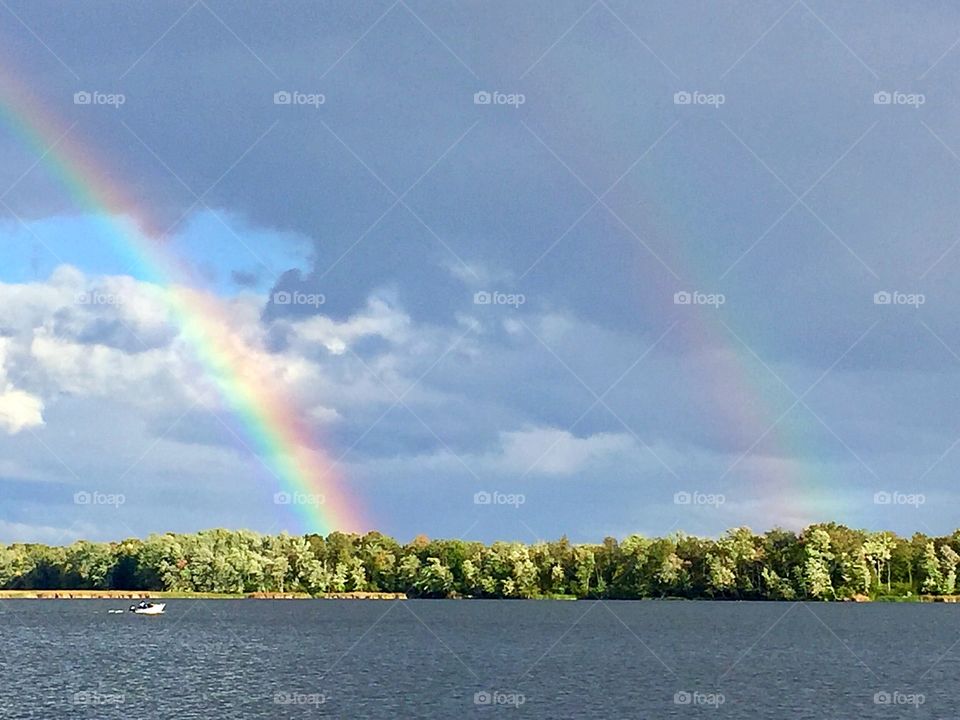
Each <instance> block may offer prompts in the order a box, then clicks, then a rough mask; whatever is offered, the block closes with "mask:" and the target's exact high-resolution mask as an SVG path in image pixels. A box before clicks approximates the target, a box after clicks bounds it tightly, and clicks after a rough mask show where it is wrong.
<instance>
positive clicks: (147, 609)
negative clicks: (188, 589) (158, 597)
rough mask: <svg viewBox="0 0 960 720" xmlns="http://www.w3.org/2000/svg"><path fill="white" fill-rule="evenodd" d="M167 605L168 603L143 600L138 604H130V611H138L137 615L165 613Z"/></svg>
mask: <svg viewBox="0 0 960 720" xmlns="http://www.w3.org/2000/svg"><path fill="white" fill-rule="evenodd" d="M166 606H167V604H166V603H152V602H147V601H146V600H141V601H140V602H138V603H137V604H136V605H131V606H130V612H132V613H136V614H137V615H163V610H164V608H165V607H166Z"/></svg>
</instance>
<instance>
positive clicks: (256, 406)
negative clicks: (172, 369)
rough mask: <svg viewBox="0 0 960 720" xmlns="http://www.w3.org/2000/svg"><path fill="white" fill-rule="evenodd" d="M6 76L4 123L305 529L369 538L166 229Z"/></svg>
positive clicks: (324, 462) (0, 96)
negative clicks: (198, 377) (168, 321)
mask: <svg viewBox="0 0 960 720" xmlns="http://www.w3.org/2000/svg"><path fill="white" fill-rule="evenodd" d="M10 67H11V66H10V65H9V64H6V65H5V67H4V68H2V69H0V118H2V119H3V121H4V124H5V125H6V126H7V127H8V128H9V129H10V130H11V131H13V132H14V133H15V134H16V135H17V137H18V138H19V139H21V140H22V141H23V142H25V143H26V144H28V145H29V146H30V148H31V149H32V150H34V151H36V152H37V154H38V156H39V158H40V159H39V160H38V161H37V162H38V164H40V163H42V164H43V166H44V167H45V168H46V169H47V170H48V171H50V172H52V173H54V174H55V175H56V176H57V177H58V178H59V180H60V182H62V184H63V186H64V188H65V189H66V190H67V192H68V193H69V194H70V196H71V198H72V199H73V201H74V202H76V203H77V205H78V206H80V207H81V208H82V209H83V210H84V211H86V212H90V213H92V214H94V215H95V216H96V217H99V218H101V219H102V221H103V228H104V233H105V239H106V238H109V240H110V241H111V242H112V243H114V246H115V248H116V250H117V251H118V252H120V253H122V254H123V255H124V256H126V257H127V258H128V259H129V261H130V263H131V265H132V266H135V267H136V268H137V270H138V272H139V273H141V274H142V275H143V279H145V280H147V281H149V282H151V283H153V284H155V285H157V286H158V287H160V288H161V289H162V291H161V295H162V297H163V300H164V302H165V304H166V306H167V308H168V309H169V311H170V314H171V317H172V318H173V319H174V320H175V321H176V323H177V324H178V325H179V327H180V330H181V333H182V335H183V337H184V338H186V339H187V340H188V341H189V342H190V343H191V345H192V346H193V348H194V350H195V352H196V355H197V357H198V359H199V360H200V361H201V363H202V364H203V366H204V368H205V369H206V371H207V372H208V373H209V375H210V377H211V378H213V380H214V381H215V383H216V385H217V386H218V388H219V390H220V394H221V396H222V398H223V400H224V401H225V403H226V404H227V405H229V407H230V408H231V410H232V411H233V412H234V413H235V415H236V417H237V418H238V419H239V420H240V421H241V423H242V425H243V427H244V430H245V434H246V436H247V440H248V441H249V444H248V447H249V448H250V449H251V450H253V451H254V452H255V453H256V455H257V457H258V458H259V459H260V460H261V462H263V464H264V465H265V467H266V468H267V469H268V470H269V471H270V473H271V474H272V475H273V476H274V477H275V478H276V480H277V481H278V482H279V484H280V488H279V489H280V490H281V491H282V492H284V493H286V494H287V497H283V496H281V497H280V498H279V500H280V502H281V503H282V502H283V501H285V500H290V501H291V502H290V507H291V508H292V509H294V510H295V511H297V512H298V514H299V515H300V516H301V517H302V521H303V524H304V528H303V529H304V530H305V531H308V532H320V533H327V532H330V531H332V530H343V531H354V532H356V531H360V530H363V529H365V528H366V527H367V524H366V522H365V521H364V519H363V517H362V512H361V509H360V507H359V506H358V503H357V502H356V501H355V499H354V498H352V497H350V496H349V495H348V494H347V493H346V492H344V488H343V480H342V478H341V477H338V476H336V475H335V474H334V471H333V469H332V466H333V465H334V463H333V462H332V461H331V459H330V458H329V457H328V456H327V454H326V453H325V452H324V451H323V449H322V448H320V447H319V446H318V444H317V440H316V437H315V434H314V431H313V429H312V428H311V427H310V426H309V425H308V423H307V422H306V421H305V420H304V417H303V414H302V410H301V409H300V408H298V405H297V403H296V402H295V401H293V399H292V398H291V397H290V396H289V394H288V393H287V392H285V390H284V387H283V383H282V382H279V381H278V380H277V379H276V378H270V377H268V376H266V374H265V373H264V371H263V369H262V368H260V367H259V366H258V365H257V363H256V361H255V359H252V358H251V356H250V353H249V349H248V348H247V347H246V346H245V344H244V343H243V341H242V340H241V338H239V337H237V336H236V335H235V334H234V333H233V332H232V331H231V330H230V327H231V323H230V321H229V320H230V319H229V318H228V317H227V315H226V308H225V306H224V304H223V303H222V302H221V301H220V300H218V299H216V298H215V297H213V296H212V295H211V294H210V293H206V292H203V291H201V290H199V289H197V288H195V287H192V285H193V277H192V273H191V272H190V270H189V269H188V268H187V266H186V265H185V264H184V263H182V262H180V261H178V259H177V258H176V257H175V256H174V255H173V254H172V253H171V252H170V251H169V250H167V249H166V248H165V247H164V245H163V243H162V242H160V241H158V240H155V239H151V237H152V236H155V235H156V231H157V230H158V229H160V230H162V229H163V228H159V226H158V225H157V224H156V223H155V222H154V221H153V219H152V218H151V217H150V215H149V213H148V212H147V211H146V209H145V208H142V207H141V206H140V205H139V204H138V203H135V202H133V201H132V199H131V198H130V197H128V195H127V193H125V192H124V190H123V187H122V186H121V183H120V182H119V181H118V180H115V179H113V178H112V177H111V175H110V173H109V172H106V171H105V170H104V169H103V168H102V167H101V166H100V165H99V164H98V163H97V162H96V157H95V155H96V153H94V152H93V151H92V150H91V149H90V148H87V147H84V146H82V145H80V144H79V143H77V142H76V141H75V140H74V139H73V138H74V136H73V135H72V134H71V128H70V126H69V125H68V124H66V123H64V122H62V121H60V120H59V119H58V118H57V117H56V116H54V115H53V114H52V113H50V112H49V111H47V110H46V109H45V108H44V107H43V106H42V105H41V104H40V103H39V102H38V101H37V99H36V98H34V97H33V95H32V94H31V93H30V91H29V90H28V89H27V88H26V87H25V86H24V85H23V84H22V83H21V82H19V81H18V80H16V79H14V78H13V77H11V75H10V70H9V68H10Z"/></svg>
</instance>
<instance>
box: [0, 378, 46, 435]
mask: <svg viewBox="0 0 960 720" xmlns="http://www.w3.org/2000/svg"><path fill="white" fill-rule="evenodd" d="M38 425H43V401H42V400H41V399H40V398H38V397H37V396H36V395H31V394H30V393H28V392H24V391H23V390H17V389H15V388H14V387H13V386H12V385H8V386H7V389H6V390H4V391H3V392H0V428H2V429H3V430H6V431H7V432H8V433H10V434H11V435H16V434H17V433H18V432H20V431H21V430H24V429H26V428H30V427H37V426H38Z"/></svg>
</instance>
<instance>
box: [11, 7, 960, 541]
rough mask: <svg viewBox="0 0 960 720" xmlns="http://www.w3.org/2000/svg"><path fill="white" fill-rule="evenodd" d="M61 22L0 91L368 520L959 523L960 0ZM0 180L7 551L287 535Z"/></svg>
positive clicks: (202, 418)
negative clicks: (54, 135) (280, 405)
mask: <svg viewBox="0 0 960 720" xmlns="http://www.w3.org/2000/svg"><path fill="white" fill-rule="evenodd" d="M58 7H59V6H58V5H56V4H53V3H45V2H30V3H25V2H10V3H9V7H8V8H5V9H3V11H2V12H0V43H2V47H4V53H5V65H6V66H7V67H8V68H10V69H11V72H14V73H15V74H16V75H17V77H18V78H19V79H20V80H21V81H22V82H24V83H25V84H27V85H28V86H29V87H30V88H31V90H32V92H33V93H34V95H35V97H36V99H37V100H38V102H39V103H41V104H42V105H43V106H44V107H45V108H47V110H48V111H49V112H50V113H51V114H52V115H54V116H56V117H58V118H60V120H61V121H62V123H63V125H64V126H65V127H69V128H70V130H69V134H68V138H67V140H68V142H70V143H71V144H75V145H76V146H78V147H80V148H83V152H84V153H87V154H89V156H91V157H95V158H96V160H97V164H98V165H100V166H101V167H103V168H104V169H105V172H106V173H108V174H109V175H110V177H111V178H112V181H113V182H115V183H117V184H119V185H121V186H123V187H124V188H126V189H127V190H128V191H129V194H130V195H131V196H133V197H134V198H135V200H136V203H137V204H138V206H140V207H141V208H143V209H144V211H145V212H146V213H148V214H149V215H150V216H151V218H152V219H154V220H156V221H157V223H158V225H159V226H162V227H166V228H169V232H168V235H167V236H166V237H165V240H164V242H165V245H164V247H165V252H166V253H167V254H168V255H169V256H170V257H171V258H175V259H176V260H177V262H180V263H183V264H185V265H187V266H189V267H190V268H192V271H193V276H194V277H195V279H196V282H197V284H198V288H199V289H201V290H202V291H203V292H206V293H209V294H210V295H211V296H213V297H215V298H216V301H217V302H219V303H222V304H223V306H224V307H225V308H226V312H227V315H228V317H229V318H230V322H231V323H233V324H232V325H231V327H230V330H231V332H233V333H235V336H236V337H237V338H238V342H243V343H244V347H245V348H247V350H248V351H249V352H250V353H253V354H255V356H256V357H257V358H258V361H259V362H261V363H262V364H263V366H264V368H265V369H266V370H265V371H266V372H270V373H271V374H272V375H273V376H275V377H282V378H284V380H283V382H284V383H286V384H288V385H289V387H287V388H286V390H287V391H288V392H289V393H290V394H291V395H292V396H294V397H296V398H297V399H298V403H300V404H301V405H302V407H298V408H297V411H298V412H300V413H302V414H303V416H304V417H306V418H308V421H309V422H310V423H311V427H312V429H313V431H314V432H315V433H316V436H317V437H318V438H319V439H321V443H322V445H323V446H324V447H325V449H326V451H327V453H328V454H329V455H330V457H331V458H336V459H337V460H338V464H337V472H338V475H340V476H341V477H342V478H343V479H342V482H343V483H344V487H345V488H346V490H347V492H348V494H350V495H351V496H352V497H354V498H355V501H356V502H357V503H358V504H359V505H361V506H362V507H364V508H366V509H367V511H368V514H369V516H370V517H371V518H372V520H373V522H374V523H375V524H376V526H377V528H378V529H380V530H382V531H384V532H388V533H391V534H394V535H397V536H399V537H401V538H409V537H411V536H413V535H414V534H417V533H425V534H428V535H431V536H447V537H459V536H463V537H469V538H478V539H483V540H491V539H501V538H502V539H518V540H533V539H536V538H543V537H555V536H559V535H560V534H563V533H567V534H568V535H569V536H570V537H572V538H574V539H577V540H598V539H601V538H602V537H604V536H605V535H625V534H627V533H630V532H642V533H647V534H654V533H665V532H672V531H675V530H684V531H687V532H691V533H700V534H716V533H718V532H720V531H722V530H723V529H724V528H726V527H730V526H734V525H741V524H747V525H749V526H751V527H753V528H754V529H755V530H763V529H767V528H769V527H773V526H775V525H785V526H787V527H792V528H797V527H801V526H802V525H803V524H804V523H806V522H810V521H817V520H836V521H839V522H845V523H848V524H851V525H857V526H863V527H870V528H878V529H879V528H890V529H894V530H898V531H901V532H910V531H913V530H922V531H925V532H937V533H943V532H947V531H949V530H952V529H953V528H954V527H955V526H956V524H957V523H956V519H955V513H953V512H951V508H953V507H956V504H955V503H956V501H957V500H958V498H957V497H956V492H957V491H956V489H955V487H954V485H955V483H953V482H952V480H953V477H954V473H955V470H956V467H957V462H960V459H958V457H960V456H956V455H955V454H954V453H955V444H956V443H957V440H958V437H960V423H958V421H957V416H956V410H955V407H954V406H955V404H956V403H955V402H954V401H953V398H955V397H956V396H957V391H958V390H960V375H958V372H960V324H958V321H957V316H956V313H955V312H954V309H955V308H956V307H957V302H958V300H960V298H958V296H957V293H958V291H957V290H956V283H955V282H953V276H954V275H955V273H956V272H957V270H958V267H960V250H958V249H956V247H955V246H956V245H957V243H958V240H960V208H958V206H957V203H956V202H955V198H956V197H957V190H958V187H960V122H958V118H960V114H958V113H957V109H958V108H957V102H958V100H957V98H958V97H960V93H958V89H960V88H958V87H957V83H958V81H957V77H958V73H957V71H958V69H960V68H958V65H960V47H957V44H958V42H957V40H958V39H957V33H956V30H955V28H956V27H957V26H958V19H960V9H957V8H954V7H952V6H950V5H949V4H944V3H920V4H918V5H917V6H916V7H912V8H910V9H905V8H903V7H901V6H900V5H898V4H895V3H886V2H884V3H875V4H871V5H869V6H867V5H865V4H858V3H850V4H844V5H843V6H842V7H840V6H837V5H836V4H835V3H826V2H816V1H814V0H805V1H802V2H789V1H788V0H780V1H777V2H759V3H758V2H752V3H739V2H731V3H724V4H722V5H717V4H704V3H688V2H671V3H663V4H643V5H641V6H637V5H636V4H634V3H626V2H618V1H617V0H602V1H600V2H594V3H591V2H588V1H586V0H581V1H580V2H550V3H546V2H531V3H524V4H523V6H522V8H518V7H517V6H516V4H515V3H507V2H485V3H470V4H461V5H458V6H438V5H435V4H428V3H420V2H414V1H413V0H404V1H403V2H397V3H391V2H389V1H388V2H381V3H367V4H364V5H363V6H362V7H361V6H357V5H356V4H355V3H347V2H343V3H325V4H323V6H322V7H321V6H318V5H317V4H316V3H302V4H301V3H289V4H285V5H284V10H283V12H282V13H278V12H276V11H274V12H270V11H268V10H267V9H265V8H264V9H255V8H251V7H247V6H243V5H236V4H231V3H221V2H216V1H213V0H210V1H209V2H208V1H206V0H205V1H204V2H201V3H197V4H192V3H189V2H184V3H175V2H171V3H164V4H162V5H161V6H149V5H143V6H133V5H130V4H129V3H110V2H106V3H97V4H93V3H81V4H79V5H76V6H75V7H73V8H72V9H71V12H69V13H63V12H62V11H61V10H59V9H58ZM81 91H87V92H100V93H105V94H110V93H113V94H116V93H121V94H123V96H124V102H123V104H122V105H120V106H119V107H114V106H110V105H94V104H91V105H77V104H74V100H73V98H74V93H76V92H81ZM277 92H290V93H301V94H302V95H301V96H300V97H303V96H309V95H313V96H320V95H322V96H323V101H322V102H319V101H316V102H303V103H300V104H297V103H291V104H288V105H284V104H281V105H278V104H275V103H274V94H275V93H277ZM483 92H488V93H491V97H492V98H493V99H494V101H492V102H490V103H489V104H477V103H476V102H475V95H476V93H483ZM480 97H483V96H480ZM687 100H689V102H687ZM55 154H56V153H55V152H54V155H55ZM0 155H2V157H3V159H4V162H3V163H0V200H2V204H0V243H2V246H0V247H2V248H3V254H2V259H3V262H2V264H0V498H2V503H0V540H6V541H11V540H23V539H39V540H47V541H61V540H69V539H71V538H74V537H79V536H83V537H94V538H116V537H121V536H127V535H143V534H145V533H148V532H153V531H162V530H167V529H173V530H194V529H199V528H203V527H210V526H228V527H236V526H245V527H253V528H255V529H259V530H264V531H276V530H279V529H283V528H286V529H289V530H292V531H298V530H301V529H302V528H301V527H300V526H298V524H297V517H296V514H295V513H291V512H290V508H289V507H283V506H277V505H275V504H274V503H273V502H272V498H273V494H274V493H275V492H276V491H277V490H278V487H277V486H276V481H275V480H274V479H273V478H271V476H270V475H269V473H267V472H265V471H264V470H263V468H262V466H261V465H260V463H259V462H258V461H257V459H256V458H255V457H253V456H251V453H250V450H249V449H248V448H247V447H246V444H245V443H243V442H241V441H240V440H239V439H238V437H239V438H242V437H243V432H242V427H241V426H239V425H238V424H237V420H236V418H234V417H232V416H231V413H230V410H229V407H228V406H227V405H225V403H224V402H223V399H222V398H219V397H218V396H217V394H216V393H215V392H213V389H212V386H211V383H210V381H209V379H208V378H205V377H204V375H203V372H202V370H201V369H200V367H199V365H198V363H197V360H196V357H194V356H193V355H192V354H191V350H190V348H189V346H188V345H187V344H186V343H185V342H184V341H183V337H182V335H181V332H180V328H178V327H177V326H176V324H175V323H173V322H172V321H171V319H170V318H169V317H167V316H166V314H165V312H164V311H163V309H162V308H161V307H159V306H158V305H157V303H156V294H155V291H156V288H155V287H154V286H153V283H154V282H155V278H153V277H151V276H150V275H148V274H142V272H143V268H139V267H130V266H129V263H127V262H126V261H124V259H123V258H122V257H120V256H119V255H118V254H117V251H116V248H115V246H114V245H113V244H112V240H111V239H110V238H109V237H108V236H107V235H106V234H105V233H104V232H103V230H102V228H103V225H104V221H105V220H106V218H103V217H98V216H96V214H95V213H94V212H93V211H92V210H91V208H89V207H77V206H76V205H75V203H73V202H72V201H71V199H70V196H69V195H68V194H67V193H66V192H65V189H64V188H63V186H62V184H61V181H60V179H59V178H58V175H57V173H56V172H52V171H51V168H50V167H49V164H48V163H47V162H46V161H45V160H43V159H41V158H40V156H39V153H38V152H37V151H35V150H31V149H29V148H28V147H26V146H25V145H24V144H23V142H22V140H21V138H20V137H18V135H17V134H16V133H15V132H13V131H12V129H11V128H10V127H9V126H0ZM38 160H39V162H38ZM278 292H300V293H305V294H310V295H314V296H322V297H323V299H324V302H323V304H322V305H300V306H297V305H284V304H278V303H275V302H273V298H274V297H275V293H278ZM478 292H480V293H484V292H486V293H501V295H497V296H496V297H498V298H501V299H504V298H507V297H508V296H510V297H512V298H513V300H512V301H506V300H504V301H503V302H493V303H490V304H477V303H476V302H475V297H476V293H478ZM683 292H688V293H693V295H692V296H691V297H692V298H693V301H692V302H691V303H690V304H683V303H679V304H678V302H677V300H676V297H675V294H676V293H683ZM877 293H881V295H877ZM882 293H889V295H883V294H882ZM78 297H100V298H101V299H103V300H104V302H102V303H93V304H91V303H82V302H78V301H77V298H78ZM887 297H889V299H890V300H891V302H889V303H884V302H883V300H884V299H885V298H887ZM110 298H113V299H116V300H119V301H118V302H110V301H109V299H110ZM518 298H522V302H521V301H519V300H518ZM710 298H713V300H712V301H711V300H710ZM718 298H720V300H718ZM398 398H400V400H398ZM494 491H497V492H501V493H504V494H509V495H514V496H516V495H522V496H523V497H524V502H523V503H522V504H519V506H517V505H516V504H514V505H496V504H491V505H483V504H480V505H478V504H476V503H475V502H474V494H475V493H477V492H494ZM77 492H89V493H95V492H100V493H103V494H105V495H113V496H118V495H122V496H123V497H124V502H123V503H122V505H121V506H120V507H116V506H115V505H105V506H100V505H97V504H95V503H94V504H89V505H84V504H78V503H77V502H75V499H74V498H75V494H76V493H77ZM678 493H680V495H679V496H678V495H677V494H678ZM683 493H690V494H691V495H690V496H691V497H693V498H694V501H693V502H691V503H684V502H683V498H685V497H687V496H685V495H684V494H683ZM697 493H700V495H697ZM705 496H711V497H713V498H714V499H716V498H717V497H722V502H712V503H711V502H699V501H698V500H697V499H696V498H701V499H702V498H703V497H705ZM678 498H679V501H678ZM887 500H889V502H887Z"/></svg>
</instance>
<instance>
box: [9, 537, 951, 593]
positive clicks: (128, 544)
mask: <svg viewBox="0 0 960 720" xmlns="http://www.w3.org/2000/svg"><path fill="white" fill-rule="evenodd" d="M958 564H960V530H958V531H955V532H954V533H953V534H952V535H950V536H946V537H928V536H926V535H923V534H920V533H917V534H914V535H913V536H912V537H911V538H909V539H906V538H901V537H898V536H897V535H895V534H894V533H891V532H870V531H865V530H853V529H850V528H847V527H844V526H842V525H837V524H834V523H827V524H817V525H812V526H810V527H808V528H806V529H804V530H803V531H802V532H800V533H795V532H792V531H788V530H782V529H774V530H770V531H768V532H766V533H764V534H761V535H758V534H755V533H754V532H752V531H751V530H750V529H748V528H745V527H741V528H736V529H732V530H728V531H727V532H726V533H724V534H723V535H722V536H721V537H719V538H702V537H695V536H692V535H686V534H683V533H677V534H673V535H671V536H669V537H662V538H648V537H643V536H640V535H630V536H628V537H626V538H624V539H623V540H617V539H614V538H607V539H605V540H604V541H603V542H602V543H600V544H573V543H570V542H569V541H568V540H567V539H566V538H565V537H564V538H561V539H560V540H557V541H554V542H537V543H533V544H523V543H517V542H495V543H492V544H489V545H486V544H483V543H479V542H472V541H466V540H431V539H429V538H426V537H424V536H418V537H416V538H414V539H413V540H412V541H411V542H409V543H407V544H400V543H399V542H397V541H396V540H394V539H392V538H390V537H387V536H385V535H382V534H380V533H378V532H369V533H367V534H364V535H355V534H345V533H340V532H333V533H331V534H329V535H327V536H326V537H323V536H322V535H315V534H311V535H288V534H280V535H262V534H259V533H256V532H252V531H248V530H222V529H216V530H204V531H201V532H197V533H192V534H173V533H168V534H162V535H151V536H150V537H148V538H146V539H128V540H123V541H121V542H111V543H97V542H87V541H78V542H75V543H74V544H72V545H69V546H57V547H54V546H48V545H39V544H23V543H16V544H12V545H7V546H3V545H0V588H2V589H8V590H31V589H44V590H56V589H74V590H81V589H91V590H154V591H179V592H206V593H234V594H237V593H254V592H305V593H309V594H311V595H314V596H322V595H324V594H326V593H337V592H349V591H364V592H394V593H397V592H399V593H406V594H407V595H408V596H409V597H429V598H447V597H449V598H458V597H463V598H549V597H553V598H563V597H566V598H573V597H575V598H609V599H639V598H690V599H730V600H733V599H739V600H799V599H810V600H846V599H909V598H917V597H918V596H921V595H931V596H936V595H951V594H953V593H955V592H957V587H956V585H957V565H958Z"/></svg>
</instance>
